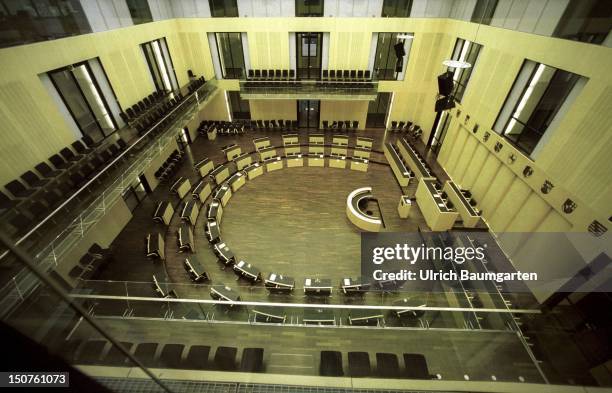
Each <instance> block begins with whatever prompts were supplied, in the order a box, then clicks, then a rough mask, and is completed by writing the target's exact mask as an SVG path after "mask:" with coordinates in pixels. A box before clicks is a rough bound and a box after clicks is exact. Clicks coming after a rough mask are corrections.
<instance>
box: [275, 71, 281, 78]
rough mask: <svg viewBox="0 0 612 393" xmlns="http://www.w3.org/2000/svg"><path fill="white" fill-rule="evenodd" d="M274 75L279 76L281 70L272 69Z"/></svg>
mask: <svg viewBox="0 0 612 393" xmlns="http://www.w3.org/2000/svg"><path fill="white" fill-rule="evenodd" d="M274 76H275V77H277V78H280V77H281V70H276V71H274Z"/></svg>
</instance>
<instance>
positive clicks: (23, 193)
mask: <svg viewBox="0 0 612 393" xmlns="http://www.w3.org/2000/svg"><path fill="white" fill-rule="evenodd" d="M4 188H6V189H7V190H9V191H10V192H11V194H13V196H14V197H16V198H27V197H29V196H30V195H32V194H34V192H36V190H34V189H27V188H25V186H24V185H23V184H22V183H21V182H20V181H19V180H13V181H11V182H9V183H7V184H6V185H5V186H4Z"/></svg>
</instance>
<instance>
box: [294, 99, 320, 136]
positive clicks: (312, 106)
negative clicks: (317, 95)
mask: <svg viewBox="0 0 612 393" xmlns="http://www.w3.org/2000/svg"><path fill="white" fill-rule="evenodd" d="M320 105H321V101H318V100H298V102H297V118H298V127H300V128H315V129H317V128H319V108H320Z"/></svg>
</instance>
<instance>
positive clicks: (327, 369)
mask: <svg viewBox="0 0 612 393" xmlns="http://www.w3.org/2000/svg"><path fill="white" fill-rule="evenodd" d="M319 375H322V376H329V377H341V376H342V375H344V371H343V370H342V354H341V353H340V352H339V351H321V363H320V365H319Z"/></svg>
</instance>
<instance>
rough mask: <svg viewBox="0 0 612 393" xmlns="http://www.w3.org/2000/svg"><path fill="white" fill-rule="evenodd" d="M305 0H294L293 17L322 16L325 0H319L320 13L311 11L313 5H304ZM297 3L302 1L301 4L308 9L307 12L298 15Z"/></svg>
mask: <svg viewBox="0 0 612 393" xmlns="http://www.w3.org/2000/svg"><path fill="white" fill-rule="evenodd" d="M307 1H308V0H295V17H296V18H319V17H322V16H324V14H325V0H319V1H320V2H321V6H320V7H321V13H320V14H319V13H314V12H311V10H312V7H313V6H312V5H306V2H307ZM298 3H302V4H303V6H304V7H305V8H306V9H308V12H307V13H306V14H303V15H298V9H299V8H298Z"/></svg>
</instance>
